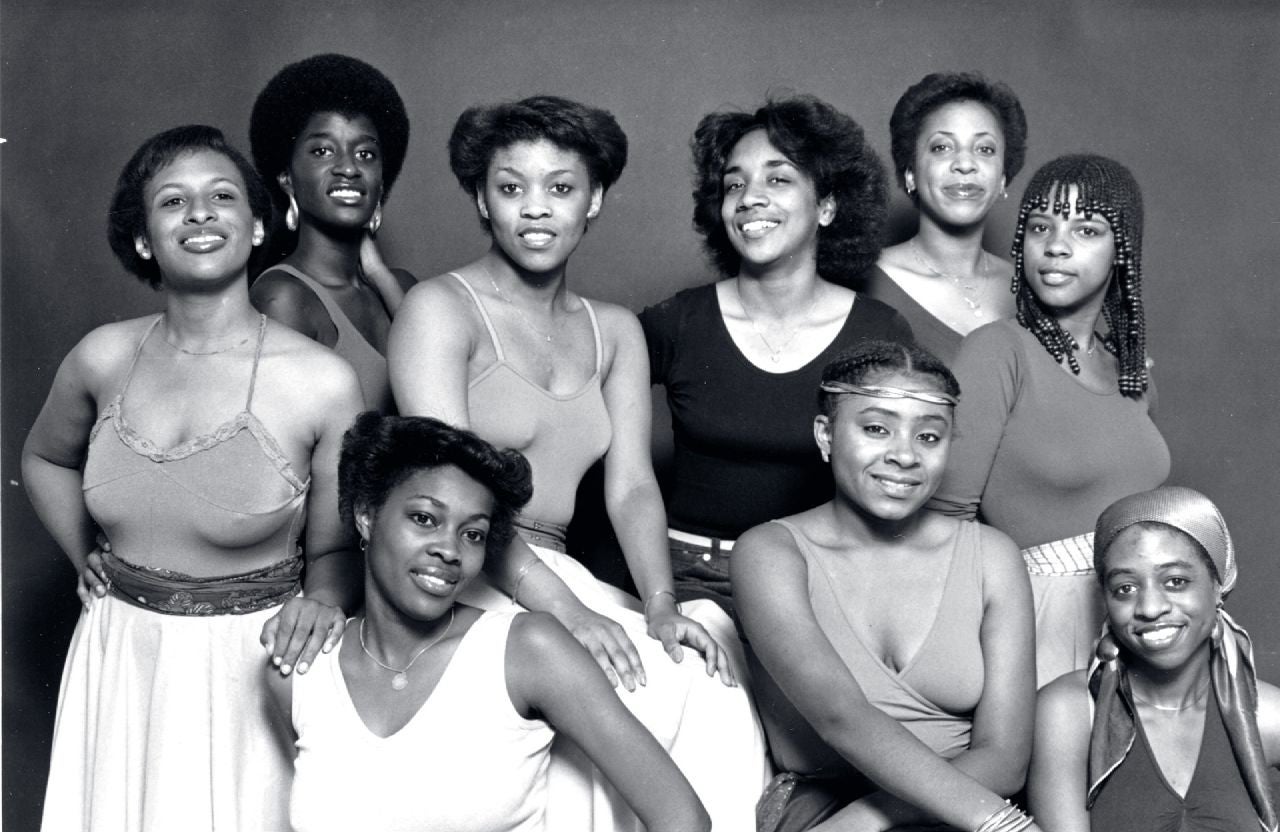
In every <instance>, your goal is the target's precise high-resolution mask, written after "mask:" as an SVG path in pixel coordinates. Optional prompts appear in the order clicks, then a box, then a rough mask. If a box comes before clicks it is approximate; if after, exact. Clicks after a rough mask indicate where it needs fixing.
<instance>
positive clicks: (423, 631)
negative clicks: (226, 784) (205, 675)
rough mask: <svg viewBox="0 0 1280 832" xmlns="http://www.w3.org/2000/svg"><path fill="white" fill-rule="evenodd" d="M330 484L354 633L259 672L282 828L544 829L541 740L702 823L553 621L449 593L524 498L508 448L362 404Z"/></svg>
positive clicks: (625, 790)
mask: <svg viewBox="0 0 1280 832" xmlns="http://www.w3.org/2000/svg"><path fill="white" fill-rule="evenodd" d="M339 479H340V487H341V505H342V515H343V519H344V521H345V522H346V523H347V524H354V527H355V530H356V531H357V532H358V533H359V535H360V547H361V548H362V549H363V550H364V552H365V573H364V587H365V596H364V597H365V608H364V613H363V614H362V615H361V616H360V617H359V620H358V621H356V620H353V621H352V622H351V625H352V628H353V629H354V630H355V632H356V633H358V637H356V638H344V639H342V641H341V643H340V644H339V645H338V649H337V650H335V651H333V652H331V653H327V654H324V655H322V656H320V657H319V658H318V660H317V661H316V663H315V665H314V666H313V667H312V669H311V672H310V673H309V674H307V675H306V676H297V675H295V676H294V677H292V678H285V677H282V676H280V674H278V673H272V674H269V675H268V684H269V685H270V689H271V693H272V695H273V697H274V698H275V700H276V702H277V703H278V704H279V706H280V708H281V710H282V712H283V713H284V714H286V715H287V716H290V717H291V718H292V722H293V727H294V731H295V732H296V734H297V742H296V746H297V759H296V760H295V764H294V765H295V772H296V773H295V776H294V781H293V795H292V799H291V803H290V808H291V811H290V815H291V821H292V824H293V825H292V828H293V829H294V830H295V832H317V830H334V832H337V831H338V830H343V832H345V830H352V829H362V830H422V829H447V830H450V832H499V831H500V830H512V831H513V832H514V830H519V831H520V832H535V831H536V830H543V829H547V828H548V827H547V825H546V819H545V814H546V801H547V783H546V781H547V768H548V764H549V759H550V755H551V741H552V737H553V735H554V734H555V733H556V732H562V733H563V734H564V735H566V736H568V737H570V738H572V739H573V740H574V741H575V742H576V743H577V744H578V745H579V747H581V748H582V749H583V750H584V751H585V752H586V753H587V755H588V756H589V757H590V758H591V760H592V761H593V762H595V764H596V765H597V766H599V767H600V769H601V770H602V771H604V772H605V773H606V774H607V775H608V777H609V779H610V781H612V782H613V784H614V785H615V786H616V787H617V789H618V791H619V792H620V793H621V794H622V795H623V796H624V797H625V798H626V800H627V803H628V804H629V805H630V806H631V807H632V808H633V809H634V810H635V811H636V814H637V815H639V817H640V818H641V820H643V821H644V823H645V828H646V829H649V830H652V832H662V831H665V832H685V830H706V829H710V826H711V824H710V821H709V819H708V817H707V814H706V811H705V810H704V809H703V808H702V805H701V804H700V803H699V802H698V798H697V797H696V796H695V795H694V793H693V789H692V788H691V787H690V786H689V783H688V782H687V781H686V780H685V779H684V777H682V776H681V775H680V772H679V770H678V769H677V768H676V766H675V764H674V763H672V761H671V758H670V757H668V756H667V754H666V752H664V751H663V750H662V747H661V746H659V745H658V743H657V742H656V741H655V740H654V738H653V737H652V736H651V735H650V734H649V732H648V731H646V730H645V729H644V727H643V726H642V725H641V724H640V723H639V722H638V721H637V720H636V718H635V717H634V716H632V715H631V713H630V712H629V711H628V710H627V709H626V708H625V707H624V706H623V704H622V703H621V702H620V701H619V700H618V697H617V696H615V695H614V693H613V691H612V690H611V689H610V687H609V683H608V681H607V680H606V679H605V677H604V674H602V673H601V672H600V670H599V669H598V668H597V667H596V666H595V664H594V662H593V661H592V659H591V656H590V654H588V653H587V651H586V650H584V649H583V648H582V646H581V645H579V644H578V643H577V642H575V641H574V640H573V638H572V637H571V636H570V635H569V633H568V632H566V631H565V629H564V628H563V627H561V626H560V624H558V623H557V622H556V621H555V619H553V618H552V617H551V616H549V615H546V614H545V613H520V612H518V611H515V610H503V611H497V612H485V611H483V610H479V609H476V608H475V607H470V606H467V605H465V604H463V603H462V602H461V601H460V600H459V596H460V595H461V594H462V593H463V592H464V591H465V589H466V587H467V585H468V584H469V583H470V582H471V580H472V579H473V578H475V577H476V575H477V574H479V572H480V568H481V566H482V565H483V564H484V560H485V555H486V553H487V552H488V551H492V550H500V549H502V548H504V547H505V546H506V545H507V543H508V542H509V541H510V538H511V535H512V533H513V532H512V525H511V524H512V519H513V517H514V516H515V514H516V512H518V511H519V510H520V508H521V507H522V506H523V505H524V504H525V503H527V502H528V500H529V495H530V494H531V493H532V490H533V485H532V477H531V474H530V470H529V463H528V462H527V461H525V459H524V457H522V456H521V455H520V454H519V453H517V452H515V451H498V450H495V449H494V448H493V446H492V445H490V444H489V443H487V442H485V441H484V440H482V439H479V438H477V437H476V436H475V435H474V434H471V433H468V432H467V431H462V430H456V429H454V428H451V427H449V426H447V425H445V424H444V423H442V422H438V421H436V420H435V419H425V418H422V417H400V416H380V415H379V414H377V413H372V412H371V413H365V414H363V415H362V416H361V417H360V419H359V420H358V421H357V422H356V425H355V426H354V427H353V428H352V429H351V430H349V431H348V432H347V435H346V437H345V438H344V440H343V444H342V462H341V465H340V468H339Z"/></svg>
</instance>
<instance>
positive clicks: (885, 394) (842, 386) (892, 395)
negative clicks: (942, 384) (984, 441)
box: [818, 381, 958, 407]
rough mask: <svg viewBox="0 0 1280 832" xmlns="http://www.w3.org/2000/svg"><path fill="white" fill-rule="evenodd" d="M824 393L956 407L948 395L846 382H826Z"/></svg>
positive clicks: (823, 388)
mask: <svg viewBox="0 0 1280 832" xmlns="http://www.w3.org/2000/svg"><path fill="white" fill-rule="evenodd" d="M818 389H820V390H821V391H822V392H824V393H853V394H855V395H858V396H872V397H873V398H877V399H915V400H916V401H918V402H925V403H926V404H941V405H946V406H947V407H955V406H956V402H957V401H958V399H956V397H955V396H951V395H948V394H946V393H926V392H923V391H921V390H907V389H905V388H902V387H880V386H875V385H872V386H863V385H861V384H849V383H848V382H845V381H824V382H822V384H821V385H819V388H818Z"/></svg>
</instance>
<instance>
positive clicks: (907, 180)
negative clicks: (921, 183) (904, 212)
mask: <svg viewBox="0 0 1280 832" xmlns="http://www.w3.org/2000/svg"><path fill="white" fill-rule="evenodd" d="M902 186H903V188H904V189H905V190H906V192H907V196H912V195H913V194H915V192H916V176H915V174H914V173H912V172H911V171H906V172H905V173H903V174H902Z"/></svg>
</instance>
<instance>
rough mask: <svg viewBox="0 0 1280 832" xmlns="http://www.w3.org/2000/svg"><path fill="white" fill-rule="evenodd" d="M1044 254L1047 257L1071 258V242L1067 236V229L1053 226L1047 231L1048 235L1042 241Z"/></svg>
mask: <svg viewBox="0 0 1280 832" xmlns="http://www.w3.org/2000/svg"><path fill="white" fill-rule="evenodd" d="M1044 253H1045V254H1046V255H1047V256H1049V257H1070V256H1071V240H1070V238H1069V237H1068V236H1067V228H1066V227H1065V226H1057V225H1055V226H1054V227H1052V228H1051V229H1050V230H1049V234H1048V236H1047V237H1045V241H1044Z"/></svg>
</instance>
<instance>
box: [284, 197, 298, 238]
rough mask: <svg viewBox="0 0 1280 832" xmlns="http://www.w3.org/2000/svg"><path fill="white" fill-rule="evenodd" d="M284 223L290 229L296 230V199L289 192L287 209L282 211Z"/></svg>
mask: <svg viewBox="0 0 1280 832" xmlns="http://www.w3.org/2000/svg"><path fill="white" fill-rule="evenodd" d="M284 225H285V227H286V228H288V229H289V230H290V231H297V230H298V200H296V199H294V198H293V194H289V210H288V211H285V212H284Z"/></svg>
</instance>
